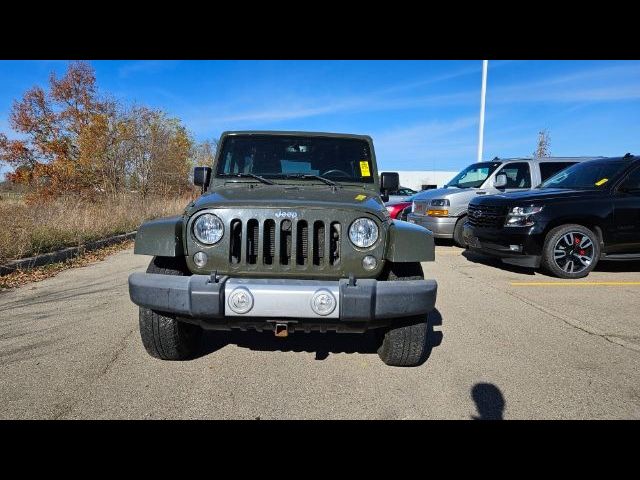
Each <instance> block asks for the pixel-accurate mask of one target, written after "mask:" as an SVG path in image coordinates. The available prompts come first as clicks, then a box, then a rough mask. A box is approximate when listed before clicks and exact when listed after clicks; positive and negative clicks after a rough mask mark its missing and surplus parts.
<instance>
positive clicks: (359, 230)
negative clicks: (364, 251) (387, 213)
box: [349, 218, 378, 248]
mask: <svg viewBox="0 0 640 480" xmlns="http://www.w3.org/2000/svg"><path fill="white" fill-rule="evenodd" d="M349 240H351V243H353V244H354V245H355V246H356V247H360V248H367V247H370V246H371V245H373V244H374V243H376V240H378V225H376V222H374V221H373V220H370V219H368V218H358V219H357V220H355V221H354V222H353V223H352V224H351V226H350V227H349Z"/></svg>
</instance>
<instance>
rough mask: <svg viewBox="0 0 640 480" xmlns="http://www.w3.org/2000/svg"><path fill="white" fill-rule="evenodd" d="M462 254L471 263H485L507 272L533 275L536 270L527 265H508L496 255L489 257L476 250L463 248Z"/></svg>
mask: <svg viewBox="0 0 640 480" xmlns="http://www.w3.org/2000/svg"><path fill="white" fill-rule="evenodd" d="M462 256H463V257H464V258H466V259H467V260H469V261H470V262H473V263H479V264H482V265H486V266H488V267H493V268H498V269H500V270H505V271H507V272H512V273H520V274H523V275H535V274H536V270H535V269H533V268H527V267H518V266H516V265H509V264H508V263H504V262H503V261H502V260H500V259H499V258H496V257H491V256H489V255H483V254H481V253H478V252H472V251H471V250H465V251H464V252H462Z"/></svg>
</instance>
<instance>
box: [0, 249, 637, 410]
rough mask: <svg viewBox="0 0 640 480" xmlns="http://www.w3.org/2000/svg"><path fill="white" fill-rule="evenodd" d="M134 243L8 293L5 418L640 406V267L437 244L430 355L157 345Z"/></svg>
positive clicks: (293, 340) (354, 347)
mask: <svg viewBox="0 0 640 480" xmlns="http://www.w3.org/2000/svg"><path fill="white" fill-rule="evenodd" d="M149 260H150V258H149V257H144V256H134V255H133V252H132V250H127V251H123V252H120V253H117V254H115V255H113V256H111V257H109V258H107V259H106V260H105V261H103V262H99V263H96V264H93V265H90V266H88V267H83V268H77V269H71V270H67V271H64V272H62V273H61V274H60V275H58V276H57V277H54V278H50V279H47V280H44V281H42V282H38V283H34V284H31V285H27V286H25V287H21V288H19V289H16V290H12V291H7V292H2V293H0V418H50V419H51V418H55V419H57V418H85V419H89V418H91V419H93V418H125V419H138V418H169V419H173V418H213V419H257V418H260V419H307V418H314V419H323V418H327V419H334V418H362V419H431V418H453V419H472V418H483V419H501V418H504V419H529V418H545V419H583V418H597V419H601V418H640V314H638V312H639V311H640V265H639V264H628V263H627V264H623V263H619V264H615V263H609V264H605V263H601V264H600V265H599V266H598V268H597V270H596V271H595V272H593V273H592V274H591V275H589V277H587V278H586V279H583V280H578V281H574V282H566V281H562V280H559V279H555V278H552V277H548V276H546V275H544V274H541V273H536V272H533V271H530V270H526V269H519V268H516V267H507V266H505V265H502V264H500V263H499V262H497V261H494V260H490V259H487V258H484V257H481V256H480V255H477V254H473V253H470V252H465V251H463V250H462V249H459V248H456V247H453V246H451V245H448V244H441V245H438V247H437V248H436V261H435V262H429V263H425V264H423V268H424V271H425V276H426V277H427V278H435V279H436V280H437V281H438V283H439V289H438V301H437V311H436V312H434V313H433V314H432V315H431V324H432V328H433V331H432V333H431V334H430V338H429V343H430V346H431V352H430V355H429V357H428V359H427V360H426V362H425V363H424V364H423V365H421V366H419V367H416V368H394V367H388V366H386V365H384V364H383V363H382V362H381V361H380V360H379V359H378V356H377V355H376V353H375V348H374V345H373V343H372V341H371V337H370V336H368V335H349V334H320V333H317V334H315V333H314V334H302V333H296V334H293V335H291V336H290V337H289V338H287V339H280V338H275V337H274V336H273V335H272V334H268V333H241V332H238V333H226V332H222V333H220V332H217V333H216V332H211V333H208V334H207V335H206V337H205V341H204V342H203V347H202V354H201V355H200V356H199V358H196V359H194V360H191V361H187V362H164V361H161V360H157V359H154V358H151V357H149V356H148V355H147V353H146V352H145V350H144V348H143V346H142V343H141V341H140V338H139V334H138V323H137V322H138V320H137V307H136V306H135V305H133V304H132V303H131V302H130V300H129V296H128V290H127V276H128V275H129V273H131V272H134V271H144V269H145V268H146V266H147V264H148V263H149Z"/></svg>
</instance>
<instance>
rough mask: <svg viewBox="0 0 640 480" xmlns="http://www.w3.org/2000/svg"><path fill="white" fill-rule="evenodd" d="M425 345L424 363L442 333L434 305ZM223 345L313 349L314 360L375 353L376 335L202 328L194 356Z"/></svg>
mask: <svg viewBox="0 0 640 480" xmlns="http://www.w3.org/2000/svg"><path fill="white" fill-rule="evenodd" d="M427 322H428V326H429V327H428V333H427V349H426V351H425V354H424V356H423V358H422V361H421V362H420V365H422V364H424V362H426V361H427V360H428V359H429V357H430V356H431V352H432V350H433V348H435V347H438V346H439V345H440V344H441V343H442V339H443V333H442V332H441V331H439V330H434V327H439V326H441V325H442V315H441V314H440V312H439V311H438V310H437V309H435V310H433V311H432V312H431V313H430V314H429V317H428V321H427ZM227 345H237V346H238V347H241V348H248V349H249V350H254V351H262V352H315V354H316V356H315V359H316V360H325V359H326V358H328V357H329V354H331V353H360V354H375V353H377V351H378V345H379V338H378V333H377V332H376V330H369V331H367V332H366V333H365V334H361V333H336V332H326V333H321V332H310V333H304V332H296V333H292V334H290V335H289V336H288V337H286V338H278V337H276V336H275V335H274V334H273V333H272V332H269V331H264V332H257V331H255V330H252V331H245V332H243V331H238V330H233V331H212V330H209V331H205V334H204V335H203V338H202V343H201V346H200V350H199V352H198V354H197V356H196V357H195V358H200V357H203V356H206V355H209V354H210V353H214V352H216V351H218V350H220V349H222V348H224V347H226V346H227Z"/></svg>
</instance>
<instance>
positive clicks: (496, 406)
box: [471, 383, 506, 420]
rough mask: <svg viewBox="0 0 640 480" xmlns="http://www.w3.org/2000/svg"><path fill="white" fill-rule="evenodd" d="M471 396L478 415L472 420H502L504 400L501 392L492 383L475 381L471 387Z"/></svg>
mask: <svg viewBox="0 0 640 480" xmlns="http://www.w3.org/2000/svg"><path fill="white" fill-rule="evenodd" d="M471 398H473V401H474V402H475V404H476V409H477V410H478V416H477V417H476V416H472V417H471V418H472V419H473V420H504V418H503V414H504V406H505V403H506V402H505V400H504V396H503V395H502V392H501V391H500V389H499V388H498V387H496V386H495V385H494V384H493V383H476V384H475V385H474V386H473V388H472V389H471Z"/></svg>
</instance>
